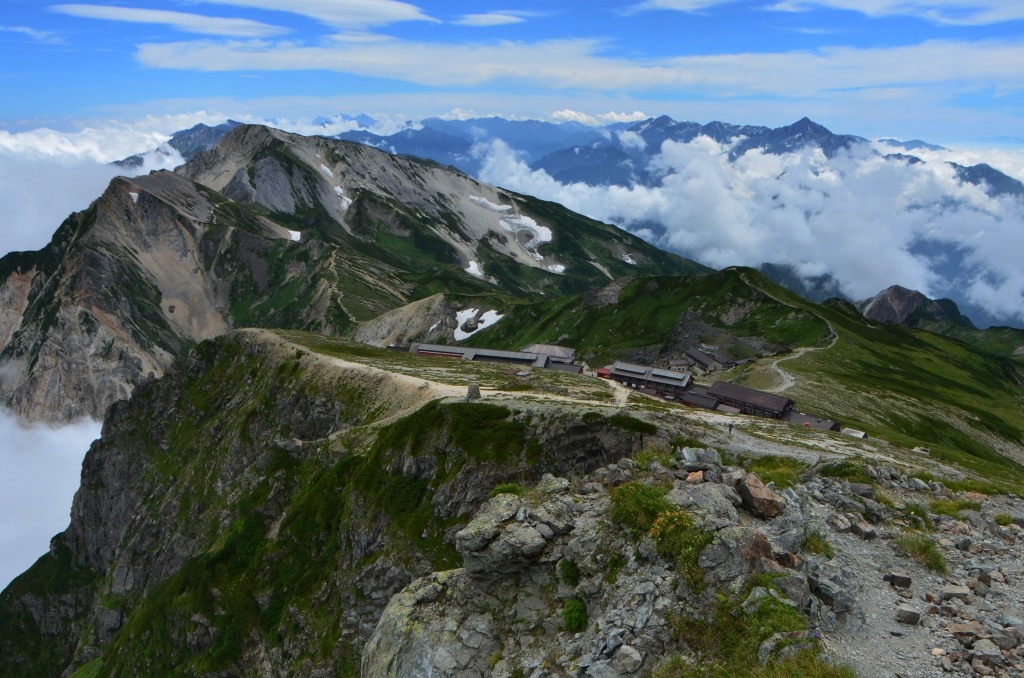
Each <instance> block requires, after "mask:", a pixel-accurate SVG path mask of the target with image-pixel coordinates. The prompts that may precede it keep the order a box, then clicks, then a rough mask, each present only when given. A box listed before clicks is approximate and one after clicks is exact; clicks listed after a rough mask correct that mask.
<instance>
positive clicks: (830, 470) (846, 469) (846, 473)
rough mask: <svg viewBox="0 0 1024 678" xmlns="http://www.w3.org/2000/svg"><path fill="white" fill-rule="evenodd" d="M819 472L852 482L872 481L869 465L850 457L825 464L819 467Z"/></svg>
mask: <svg viewBox="0 0 1024 678" xmlns="http://www.w3.org/2000/svg"><path fill="white" fill-rule="evenodd" d="M818 473H819V474H821V475H823V476H826V477H828V478H842V479H843V480H849V481H850V482H851V483H870V482H871V478H870V476H868V473H867V467H866V466H865V465H864V464H862V463H860V462H856V461H851V460H849V459H846V460H843V461H834V462H831V463H829V464H825V465H824V466H822V467H821V468H820V469H818Z"/></svg>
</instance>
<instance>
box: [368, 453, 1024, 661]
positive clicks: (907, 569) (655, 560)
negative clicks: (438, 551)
mask: <svg viewBox="0 0 1024 678" xmlns="http://www.w3.org/2000/svg"><path fill="white" fill-rule="evenodd" d="M860 468H861V469H863V467H862V466H861V467H860ZM867 473H868V475H869V476H870V479H871V480H872V482H870V483H866V482H865V483H858V482H850V481H848V480H843V479H839V478H834V477H826V476H823V475H819V474H817V473H810V474H808V475H806V476H805V477H804V479H803V482H801V483H799V484H797V485H796V486H795V487H794V488H789V489H784V490H779V489H777V488H775V487H774V486H773V485H772V484H770V483H769V484H768V485H765V484H764V483H763V482H761V480H760V479H759V478H758V476H757V475H756V474H754V473H749V472H747V471H746V470H744V469H743V468H742V467H738V466H728V465H723V463H722V460H721V458H720V456H719V454H718V452H716V451H715V450H714V449H710V448H709V449H706V450H705V449H697V448H683V449H680V450H677V452H676V453H675V455H674V458H673V459H672V464H671V467H669V466H666V465H664V464H662V463H659V462H658V461H652V462H650V463H649V464H644V465H643V470H642V469H641V465H640V464H638V463H637V462H636V461H634V460H633V459H631V458H624V459H622V460H620V461H619V462H618V463H616V464H612V465H609V466H604V467H601V468H598V469H597V470H595V471H594V472H592V473H590V474H589V475H587V476H585V477H582V478H578V479H574V480H573V481H572V482H570V481H569V480H567V479H565V478H558V477H554V476H552V475H545V476H544V478H543V480H542V481H541V482H540V483H538V484H537V485H536V486H535V487H532V488H529V489H526V490H523V491H521V492H520V490H521V489H522V488H516V487H509V488H506V489H511V490H515V491H517V492H519V493H518V494H513V493H501V494H497V495H496V496H495V497H493V498H492V499H491V500H490V501H488V502H487V503H485V504H484V505H483V506H482V507H481V508H480V510H479V511H478V512H476V514H475V515H474V516H473V518H472V520H471V521H470V522H469V524H468V525H466V526H465V527H464V528H463V529H461V530H459V531H458V532H457V533H456V534H454V540H455V543H456V545H457V548H458V551H459V553H460V555H461V556H462V559H463V567H462V568H461V569H456V570H450V571H447V572H437V573H433V574H431V575H429V576H426V577H423V578H420V579H417V580H415V581H413V582H412V583H411V584H410V585H409V586H408V587H406V588H405V589H404V590H403V591H402V592H401V593H399V594H398V595H396V596H395V597H394V598H393V599H392V600H391V602H390V604H389V605H388V606H387V608H386V610H385V612H384V614H383V616H382V617H381V619H380V622H379V623H378V625H377V628H376V630H375V632H374V633H373V635H372V637H371V639H370V640H369V642H368V643H367V644H366V646H365V647H364V650H363V659H362V673H363V675H365V676H384V675H396V676H403V675H435V676H436V675H453V676H454V675H460V676H462V675H494V676H513V677H516V676H535V677H538V678H539V677H541V676H552V675H572V676H602V677H611V676H626V675H647V674H650V673H652V672H653V673H655V674H656V675H677V674H676V673H675V671H677V670H678V667H679V666H690V667H701V666H707V665H708V663H709V662H715V661H719V660H718V658H716V657H714V656H708V655H707V654H706V653H705V652H703V651H701V650H700V649H699V648H694V647H691V646H690V645H689V644H688V642H687V640H686V631H685V627H686V626H687V625H691V626H692V625H694V624H697V625H699V624H701V623H708V624H710V623H712V622H713V617H714V615H715V611H716V609H718V607H719V606H720V605H721V604H722V603H721V602H720V601H722V600H729V601H730V603H729V605H731V614H732V616H733V618H735V619H737V620H741V619H742V618H743V617H744V616H749V615H755V614H759V613H760V612H761V611H762V609H763V606H764V605H766V604H770V605H776V606H779V605H781V606H784V607H787V608H790V609H792V610H795V611H797V612H799V615H797V617H796V618H798V619H800V620H802V621H803V623H800V624H793V628H771V629H768V630H767V631H765V637H764V638H758V641H759V642H758V644H757V645H756V653H753V654H752V656H750V657H748V658H747V661H748V662H749V665H748V667H747V668H755V667H756V666H757V664H758V663H760V664H762V665H763V664H765V663H767V662H770V661H773V660H776V659H779V658H784V657H787V656H789V655H791V654H793V653H794V652H796V651H799V650H801V649H807V648H812V649H814V650H815V651H817V652H819V653H820V656H821V658H822V660H823V661H825V662H827V663H837V664H847V665H849V666H850V667H852V668H853V669H854V670H855V671H856V672H857V673H858V674H859V675H863V676H906V677H910V676H934V675H944V674H945V673H952V674H956V675H996V676H1009V675H1021V672H1022V671H1024V647H1022V645H1021V642H1022V640H1024V638H1022V632H1024V621H1022V618H1024V592H1022V591H1021V590H1020V589H1019V581H1020V579H1021V576H1022V574H1024V572H1022V570H1024V554H1022V552H1021V549H1020V541H1019V540H1020V534H1021V529H1022V528H1021V526H1022V525H1024V505H1022V504H1021V502H1020V500H1019V499H1015V498H1008V497H1001V496H1000V497H993V498H987V497H984V496H983V495H973V496H972V495H970V494H968V495H966V496H964V495H963V494H962V493H961V494H960V495H957V497H956V498H959V499H961V500H962V502H971V501H973V502H976V503H977V504H979V505H980V509H979V510H971V509H967V510H962V511H961V512H960V517H959V518H955V517H952V516H947V515H934V514H928V513H927V512H924V515H923V516H920V517H918V515H919V514H921V513H922V512H921V511H918V510H915V507H916V506H919V505H920V502H927V501H929V500H931V499H933V498H940V499H941V498H948V497H952V496H953V493H951V492H950V491H949V490H948V489H947V488H946V487H945V486H943V485H942V484H941V483H938V482H931V483H927V482H925V481H923V480H920V479H918V478H914V477H908V476H906V475H902V474H900V473H899V472H898V471H896V470H894V469H891V468H887V467H874V466H868V467H867ZM639 485H643V486H645V487H649V488H661V490H659V491H661V492H663V497H664V500H666V501H667V505H668V506H670V507H671V510H670V511H669V512H668V513H669V514H672V515H677V513H679V514H683V515H689V516H691V517H692V519H693V532H692V533H688V534H691V535H693V536H694V538H703V539H705V540H706V543H707V545H706V546H704V548H702V549H701V550H700V551H699V556H698V557H697V558H696V570H695V571H688V570H687V567H686V565H685V563H684V561H683V560H675V559H673V558H672V557H666V553H665V551H664V550H663V549H662V548H661V543H660V542H659V541H658V529H659V527H658V522H657V521H656V522H655V523H654V525H653V527H652V529H651V530H649V531H647V532H644V531H643V530H641V531H632V530H630V529H628V528H627V527H624V526H623V525H622V524H621V522H616V521H615V520H613V519H611V518H610V516H614V515H615V513H614V510H615V504H616V501H620V500H621V496H622V495H620V494H619V493H625V491H626V490H628V489H635V488H636V487H638V486H639ZM499 489H501V488H499ZM967 505H970V506H973V505H974V504H967ZM1007 517H1009V519H1007ZM659 520H664V518H660V519H659ZM925 521H927V522H928V523H930V524H933V525H934V532H930V533H926V532H920V533H918V532H911V531H908V530H909V528H912V527H914V526H915V524H917V526H918V527H923V525H924V523H925ZM907 534H918V535H920V536H921V537H922V538H923V539H931V537H932V536H934V537H935V540H934V544H935V546H936V548H937V551H938V553H940V554H942V556H944V558H945V561H946V563H947V566H948V570H947V571H946V573H945V574H939V573H936V572H934V571H930V570H928V569H925V567H923V566H922V565H920V564H918V562H916V561H915V560H912V559H911V558H910V557H908V556H907V555H905V553H904V552H903V551H902V550H901V549H900V548H898V547H897V546H896V545H897V544H898V543H901V538H902V537H904V536H905V535H907ZM929 535H931V536H929ZM765 575H767V576H765ZM768 582H770V583H768ZM762 630H763V629H762ZM755 655H756V656H755ZM719 665H720V666H721V665H722V664H721V663H720V664H719ZM695 675H697V674H695Z"/></svg>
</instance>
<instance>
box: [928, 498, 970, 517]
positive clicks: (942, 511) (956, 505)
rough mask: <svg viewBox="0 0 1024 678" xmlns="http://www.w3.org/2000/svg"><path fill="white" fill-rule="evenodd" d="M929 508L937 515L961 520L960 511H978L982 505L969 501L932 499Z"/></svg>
mask: <svg viewBox="0 0 1024 678" xmlns="http://www.w3.org/2000/svg"><path fill="white" fill-rule="evenodd" d="M928 508H929V510H930V511H931V512H932V513H934V514H936V515H944V516H951V517H953V518H960V511H963V510H965V509H967V510H972V511H977V510H978V509H980V508H981V504H979V503H978V502H976V501H969V500H967V499H932V501H931V503H930V504H929V507H928Z"/></svg>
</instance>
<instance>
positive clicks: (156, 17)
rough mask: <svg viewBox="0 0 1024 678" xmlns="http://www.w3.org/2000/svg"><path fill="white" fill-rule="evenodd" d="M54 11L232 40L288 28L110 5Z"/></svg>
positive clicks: (66, 6) (240, 20) (247, 20)
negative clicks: (168, 27) (156, 26)
mask: <svg viewBox="0 0 1024 678" xmlns="http://www.w3.org/2000/svg"><path fill="white" fill-rule="evenodd" d="M51 9H52V10H53V11H55V12H59V13H61V14H67V15H69V16H75V17H81V18H85V19H105V20H107V21H123V22H126V23H137V24H161V25H164V26H170V27H172V28H176V29H178V30H180V31H186V32H188V33H200V34H203V35H220V36H226V37H233V38H265V37H269V36H271V35H279V34H281V33H284V32H286V29H284V28H280V27H278V26H271V25H269V24H265V23H261V22H259V21H252V20H250V19H234V18H224V17H212V16H202V15H199V14H188V13H185V12H171V11H167V10H162V9H139V8H135V7H110V6H107V5H54V6H53V7H51Z"/></svg>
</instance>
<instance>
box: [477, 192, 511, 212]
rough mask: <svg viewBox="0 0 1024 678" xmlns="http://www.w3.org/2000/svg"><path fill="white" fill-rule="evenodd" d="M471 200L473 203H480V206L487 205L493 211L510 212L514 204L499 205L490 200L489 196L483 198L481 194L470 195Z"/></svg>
mask: <svg viewBox="0 0 1024 678" xmlns="http://www.w3.org/2000/svg"><path fill="white" fill-rule="evenodd" d="M469 201H470V202H471V203H475V204H477V205H480V207H486V208H487V209H489V210H491V211H492V212H508V211H509V210H510V209H512V205H497V204H495V203H493V202H491V201H490V200H488V199H487V198H481V197H480V196H479V195H471V196H469Z"/></svg>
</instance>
